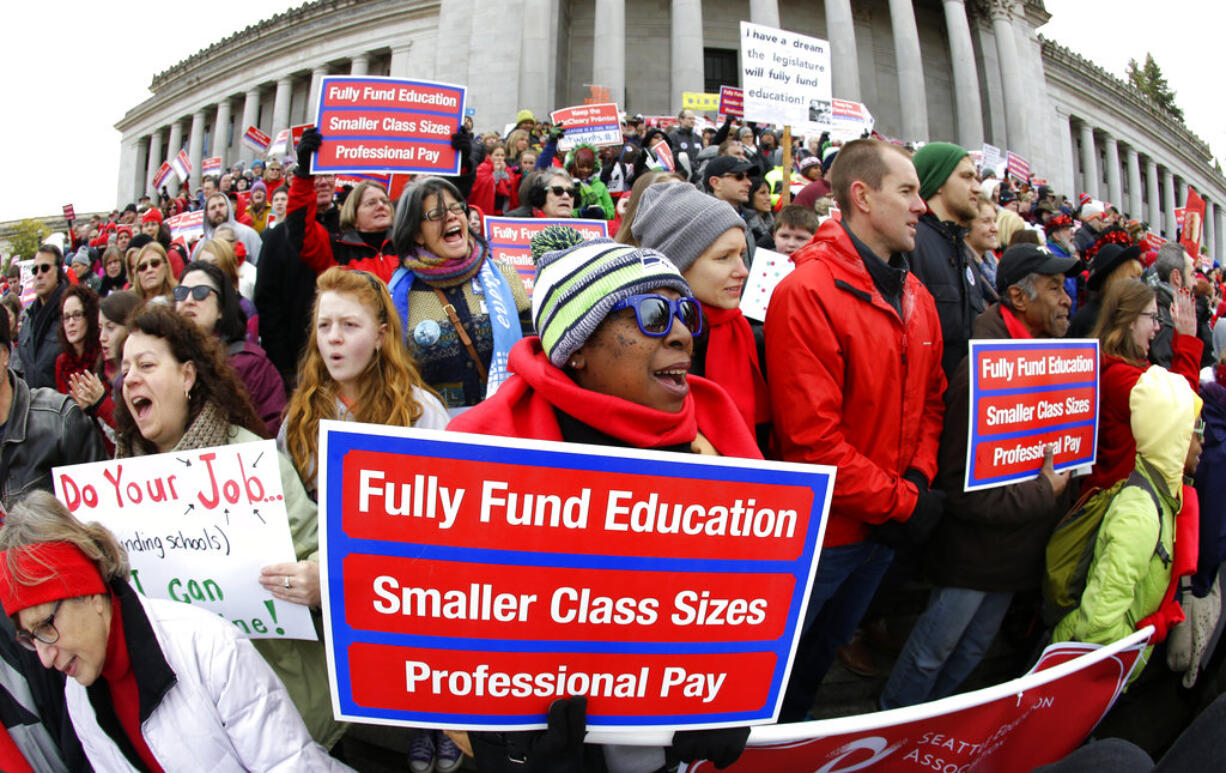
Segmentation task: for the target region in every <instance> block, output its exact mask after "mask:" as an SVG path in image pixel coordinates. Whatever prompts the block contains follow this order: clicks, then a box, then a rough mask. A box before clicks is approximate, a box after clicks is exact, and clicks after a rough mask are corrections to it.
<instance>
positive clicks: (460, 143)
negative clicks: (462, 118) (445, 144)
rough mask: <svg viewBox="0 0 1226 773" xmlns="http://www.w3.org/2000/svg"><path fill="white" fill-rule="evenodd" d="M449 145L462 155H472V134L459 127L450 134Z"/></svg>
mask: <svg viewBox="0 0 1226 773" xmlns="http://www.w3.org/2000/svg"><path fill="white" fill-rule="evenodd" d="M451 147H452V149H454V150H455V151H456V152H457V153H459V154H460V155H461V156H463V157H468V156H470V155H472V152H473V135H472V134H471V133H470V132H469V131H468V130H467V129H460V130H459V131H458V132H456V133H455V134H453V135H451Z"/></svg>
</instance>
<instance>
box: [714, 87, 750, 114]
mask: <svg viewBox="0 0 1226 773" xmlns="http://www.w3.org/2000/svg"><path fill="white" fill-rule="evenodd" d="M719 112H720V113H721V114H722V115H731V116H736V117H737V118H740V117H741V116H743V115H745V102H744V96H743V94H742V92H741V90H740V89H738V88H737V87H736V86H720V87H719Z"/></svg>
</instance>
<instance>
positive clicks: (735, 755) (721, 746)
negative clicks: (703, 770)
mask: <svg viewBox="0 0 1226 773" xmlns="http://www.w3.org/2000/svg"><path fill="white" fill-rule="evenodd" d="M748 740H749V728H748V727H725V728H721V729H719V730H678V731H677V732H675V733H673V745H672V746H671V747H669V750H668V756H669V757H670V758H675V759H676V760H677V761H679V762H697V761H698V760H710V761H711V764H713V765H715V767H716V768H718V769H719V770H723V769H724V768H726V767H728V766H729V765H731V764H732V763H734V762H736V761H737V760H738V759H739V758H740V756H741V752H743V751H745V742H746V741H748Z"/></svg>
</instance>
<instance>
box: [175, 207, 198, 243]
mask: <svg viewBox="0 0 1226 773" xmlns="http://www.w3.org/2000/svg"><path fill="white" fill-rule="evenodd" d="M166 227H167V228H169V229H170V240H171V241H172V242H173V241H178V240H179V239H182V240H183V243H184V244H191V243H192V242H194V241H196V240H197V239H199V238H200V237H202V236H204V210H203V209H198V210H196V211H195V212H183V213H182V214H178V215H175V216H173V217H168V218H166Z"/></svg>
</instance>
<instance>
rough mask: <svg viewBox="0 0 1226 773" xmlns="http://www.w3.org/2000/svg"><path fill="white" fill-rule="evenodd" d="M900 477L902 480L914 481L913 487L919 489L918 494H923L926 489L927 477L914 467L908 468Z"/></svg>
mask: <svg viewBox="0 0 1226 773" xmlns="http://www.w3.org/2000/svg"><path fill="white" fill-rule="evenodd" d="M902 477H903V480H909V481H911V482H912V483H914V484H915V487H916V488H917V489H919V493H920V494H923V493H924V492H925V491H927V490H928V479H927V478H925V477H924V473H922V472H920V471H919V470H917V469H915V468H914V467H911V468H908V469H907V471H906V472H904V473H903V474H902Z"/></svg>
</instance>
